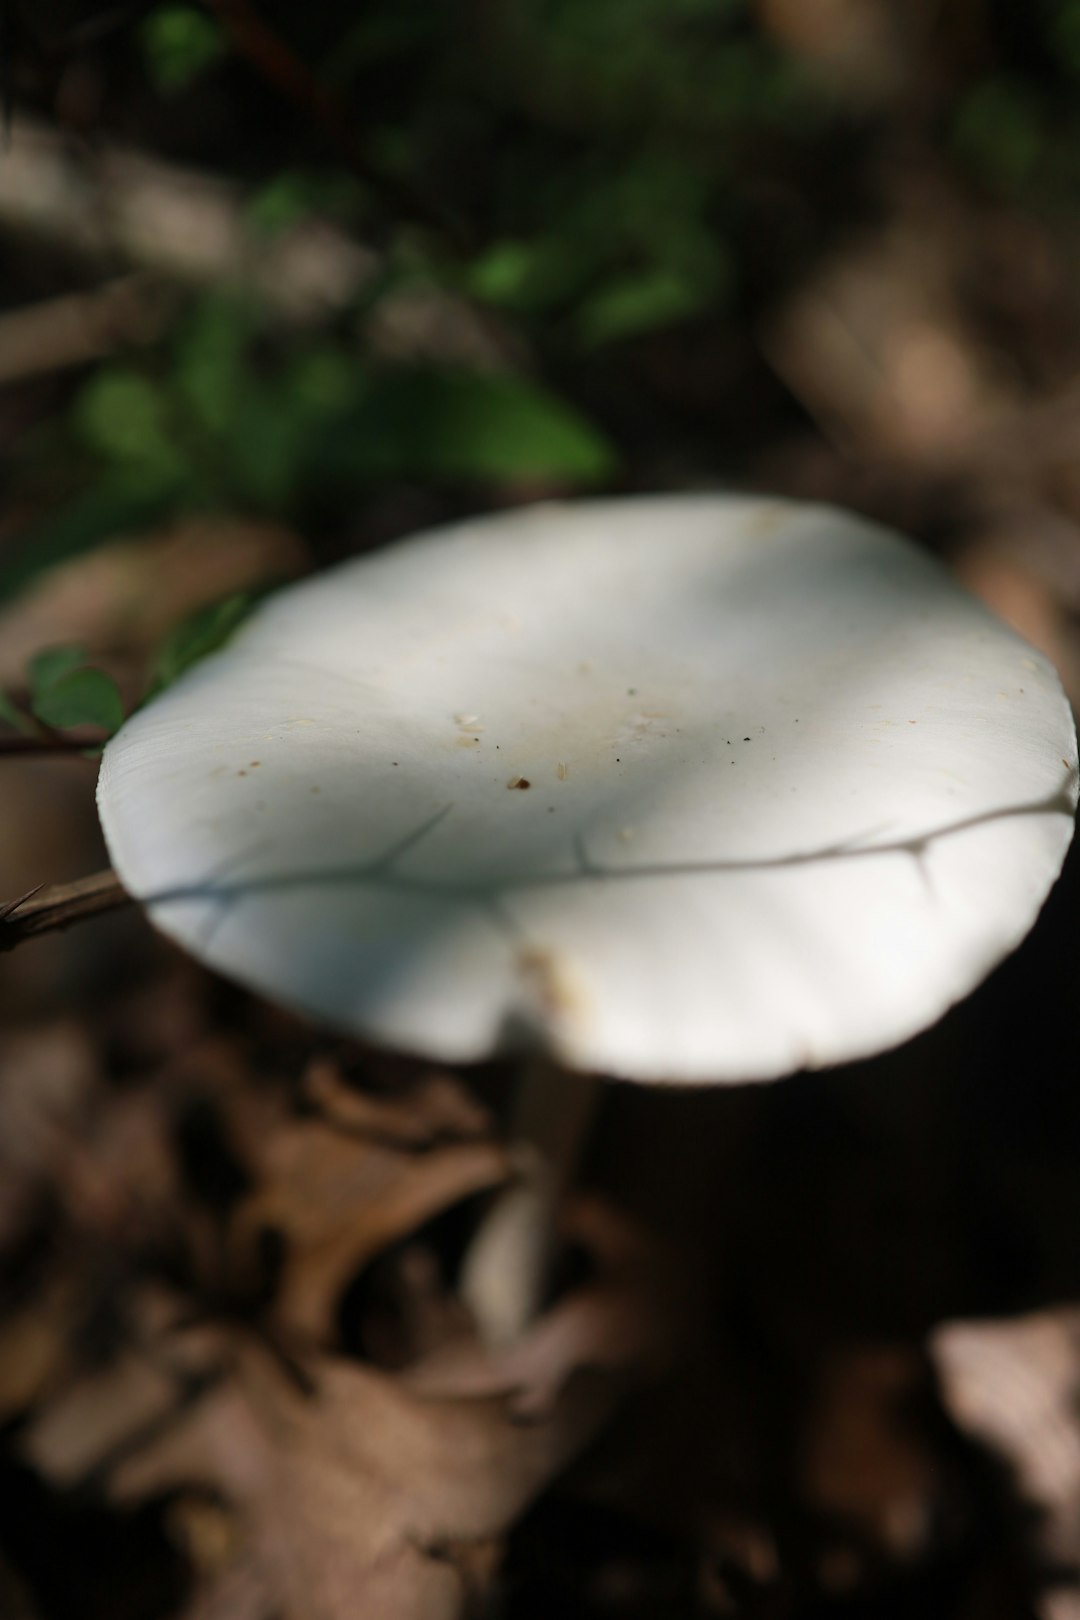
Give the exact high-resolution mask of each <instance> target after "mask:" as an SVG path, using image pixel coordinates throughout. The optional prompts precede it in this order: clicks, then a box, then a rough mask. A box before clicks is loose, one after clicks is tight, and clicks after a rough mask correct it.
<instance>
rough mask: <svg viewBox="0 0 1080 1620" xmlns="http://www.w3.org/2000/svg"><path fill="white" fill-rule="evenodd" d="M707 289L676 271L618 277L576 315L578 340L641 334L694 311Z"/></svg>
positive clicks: (700, 306) (593, 341)
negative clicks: (579, 334)
mask: <svg viewBox="0 0 1080 1620" xmlns="http://www.w3.org/2000/svg"><path fill="white" fill-rule="evenodd" d="M708 302H709V289H707V288H706V287H704V286H701V285H697V286H695V284H694V283H693V281H691V280H690V279H688V278H687V277H686V276H682V275H680V274H679V273H678V271H676V270H669V269H665V268H662V267H661V268H657V269H655V270H645V271H642V272H641V273H640V274H639V275H627V276H620V277H618V278H616V279H613V280H612V281H609V282H608V284H607V285H606V286H605V287H603V288H601V290H600V291H599V292H598V293H595V294H594V295H593V297H592V298H590V299H589V300H588V302H587V303H586V304H585V305H584V306H583V308H582V309H581V310H580V311H579V314H578V322H577V324H578V330H579V332H580V333H581V338H582V341H583V342H584V343H585V344H587V345H589V346H590V347H599V346H600V345H601V344H604V343H613V342H617V341H618V340H619V339H620V338H630V337H638V336H641V335H642V334H643V333H645V332H652V331H655V330H656V329H657V328H658V327H662V326H672V325H674V323H675V322H676V321H680V320H686V319H687V318H688V317H689V316H691V315H696V314H698V313H699V312H700V311H701V310H702V309H703V308H704V307H705V306H706V304H707V303H708Z"/></svg>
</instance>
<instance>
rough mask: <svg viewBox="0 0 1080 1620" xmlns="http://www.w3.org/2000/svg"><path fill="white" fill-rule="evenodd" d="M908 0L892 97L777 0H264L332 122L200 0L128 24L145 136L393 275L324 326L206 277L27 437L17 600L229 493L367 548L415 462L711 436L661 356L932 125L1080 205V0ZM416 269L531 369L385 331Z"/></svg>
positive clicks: (611, 463)
mask: <svg viewBox="0 0 1080 1620" xmlns="http://www.w3.org/2000/svg"><path fill="white" fill-rule="evenodd" d="M889 3H890V0H883V4H884V5H885V7H886V9H888V5H889ZM896 9H897V11H898V14H899V13H900V12H901V11H903V12H905V15H906V13H907V12H908V10H909V9H910V11H911V12H912V14H914V13H918V16H919V17H922V16H923V15H924V14H925V16H926V17H927V18H928V19H929V21H928V22H927V23H926V24H925V27H926V30H927V39H928V40H930V42H931V44H930V47H929V48H930V50H931V51H933V49H934V48H935V46H934V40H935V39H936V37H937V34H938V33H940V35H941V39H942V42H943V43H942V47H941V49H942V52H943V55H942V64H941V65H940V72H939V73H938V75H937V77H936V78H934V79H933V80H932V81H929V82H924V80H925V77H926V76H925V74H924V73H923V72H922V69H921V68H920V66H919V64H918V62H917V61H916V62H915V66H914V68H912V69H910V70H909V71H910V72H911V73H912V74H913V77H912V79H911V83H910V84H908V85H907V86H906V88H903V89H902V91H901V92H899V93H898V92H897V91H896V89H895V86H894V88H893V90H891V91H889V92H888V93H882V94H881V95H880V96H879V98H878V99H877V100H875V99H874V94H872V93H870V91H869V90H867V87H866V86H863V85H862V84H861V83H859V82H858V74H857V73H855V74H849V76H848V78H847V79H845V78H844V77H843V75H842V74H840V75H833V74H830V72H828V71H825V70H823V69H822V68H821V67H820V64H815V61H814V59H813V52H812V51H811V52H809V53H808V54H807V55H806V56H805V57H804V56H801V55H800V54H799V53H798V52H797V51H796V50H794V49H791V48H788V47H786V46H785V44H784V42H783V39H784V36H783V31H782V30H780V31H779V32H777V31H776V30H770V28H769V27H768V26H767V25H766V24H765V23H764V22H763V20H762V19H763V15H764V8H762V7H759V6H757V5H755V4H753V3H752V0H587V3H584V0H505V3H500V4H498V5H495V6H474V5H466V4H465V3H464V0H445V3H441V0H369V3H368V4H366V5H365V6H364V7H362V8H357V7H356V6H355V5H354V4H352V3H351V0H325V3H324V4H321V5H320V6H316V7H311V6H309V7H306V8H299V7H296V6H294V5H292V4H290V3H289V0H255V13H256V15H257V16H258V17H259V18H260V19H262V21H263V22H265V24H266V26H267V28H268V29H269V30H270V31H271V33H272V34H273V33H276V35H277V37H278V40H279V41H280V42H281V44H282V46H283V48H284V51H285V53H286V55H288V54H289V53H291V54H292V58H293V67H294V68H295V69H296V73H293V74H292V78H293V81H294V82H295V81H296V77H297V74H299V79H300V80H302V78H303V75H304V73H305V72H310V73H311V75H312V83H313V84H314V83H316V82H317V83H318V84H319V85H320V86H322V87H324V88H325V90H326V92H327V94H328V95H330V96H333V97H336V98H337V104H336V107H335V108H334V110H333V111H332V113H331V114H330V115H329V116H327V109H326V106H325V105H323V106H322V110H321V111H320V107H319V96H320V94H321V92H318V91H316V92H315V93H314V95H313V96H308V97H307V98H306V99H305V97H304V95H302V94H301V95H299V96H297V97H294V98H293V99H290V93H289V92H288V91H284V92H283V90H282V83H283V79H288V78H289V76H290V75H289V73H285V74H284V75H283V74H282V72H281V71H280V69H281V61H280V59H279V61H278V66H277V69H276V70H275V71H273V72H270V73H269V74H268V73H266V72H262V73H260V70H259V66H258V63H257V62H256V61H254V60H252V59H248V60H243V59H242V58H241V57H240V56H238V54H237V47H236V45H235V43H234V42H233V41H232V40H231V39H230V37H228V36H227V34H226V32H225V31H224V30H223V28H222V27H221V26H219V23H218V22H217V21H216V20H215V18H214V16H213V15H212V14H211V12H210V11H208V10H207V9H205V8H204V7H202V6H199V5H187V4H175V3H172V4H165V5H157V6H153V7H151V8H149V9H148V10H146V11H145V12H144V14H143V15H142V16H141V17H140V18H138V19H137V20H134V21H130V22H126V23H122V24H121V25H120V28H121V33H122V36H123V34H124V31H125V30H126V38H127V39H128V40H129V42H130V45H131V47H132V58H133V60H132V63H131V64H129V66H128V70H127V71H128V73H129V75H133V79H132V78H129V80H128V81H127V83H126V88H125V91H124V95H125V97H126V100H125V101H124V103H123V106H122V108H121V116H120V118H119V122H120V124H121V125H122V126H123V127H124V128H125V129H126V128H127V127H128V126H127V124H126V123H125V120H126V119H127V118H128V116H129V113H130V109H131V108H132V107H142V108H144V113H145V107H146V106H150V107H151V109H152V108H154V107H156V108H158V112H157V113H156V114H155V113H153V112H152V111H151V113H149V114H145V117H146V123H147V127H148V128H150V129H151V130H153V129H157V130H159V131H160V130H165V131H172V130H173V129H176V130H179V131H182V139H183V150H182V152H181V156H182V157H183V159H184V160H185V161H189V162H193V163H197V164H199V165H201V166H203V167H205V168H208V169H212V170H214V169H216V170H218V171H220V172H221V173H223V174H225V175H226V176H228V177H229V178H231V179H232V180H234V181H235V182H236V184H237V185H238V187H239V190H240V193H241V196H242V199H243V201H242V223H243V225H244V227H245V229H246V230H247V232H248V233H249V237H250V240H251V243H252V246H253V252H254V253H256V254H258V252H259V251H260V250H261V247H262V246H269V245H270V244H273V243H276V242H280V241H285V242H287V241H288V239H289V236H290V233H292V232H294V231H298V230H301V229H303V227H304V226H305V224H307V223H312V222H315V223H317V222H319V221H328V220H329V221H333V222H334V224H335V226H336V227H337V228H338V229H343V230H344V231H346V232H347V233H353V234H354V235H355V236H356V237H357V239H358V240H360V241H362V242H363V243H364V244H365V246H370V247H372V248H373V250H374V251H376V252H377V254H378V256H379V264H380V268H379V269H378V271H377V272H376V273H375V274H374V275H373V277H372V279H371V280H370V281H369V283H368V284H366V285H365V287H364V288H363V289H362V290H361V291H359V292H358V293H357V294H356V296H355V298H354V300H353V301H352V303H351V304H350V305H349V307H347V308H345V309H335V311H334V312H333V313H332V314H331V315H328V316H327V317H326V318H325V319H324V320H313V321H309V322H308V323H307V324H306V325H304V324H300V323H295V324H293V325H289V324H287V323H284V322H283V321H282V320H281V319H280V318H277V319H275V318H274V317H272V316H271V314H270V312H269V311H268V309H267V308H266V307H265V306H264V305H263V304H261V303H260V300H259V298H258V296H257V294H255V293H254V292H253V291H252V289H251V288H250V287H236V286H226V285H221V286H219V287H213V288H211V289H210V290H209V291H203V292H200V293H192V294H191V295H190V296H189V297H187V299H186V301H183V300H181V301H180V303H179V307H180V313H179V314H178V317H177V319H176V321H175V324H174V325H173V326H172V327H171V329H170V330H168V331H167V332H166V333H165V334H164V335H163V336H162V337H161V338H160V340H159V341H158V342H157V343H156V344H154V345H151V346H149V347H146V348H142V349H139V350H138V351H134V352H130V353H127V354H120V355H117V356H116V357H114V358H112V359H109V360H107V361H106V362H104V363H102V364H101V365H100V366H98V367H97V368H95V369H93V370H90V371H88V372H87V374H86V375H85V376H84V377H83V378H82V380H81V381H80V383H79V386H78V387H76V388H74V389H73V390H72V393H71V396H70V399H69V401H68V402H67V406H66V410H65V413H64V415H63V416H62V418H58V419H53V420H52V421H50V422H47V423H45V424H43V425H42V426H41V427H40V428H39V429H38V430H37V431H36V432H34V433H32V434H30V435H28V437H27V440H26V443H25V446H24V448H23V453H22V457H21V465H20V467H19V468H18V469H17V471H16V478H15V482H16V487H17V489H18V490H19V492H20V493H21V494H23V495H24V504H25V506H26V507H27V508H28V509H29V510H32V511H33V512H34V513H35V517H34V521H33V522H32V523H31V524H29V525H28V527H27V530H26V533H25V534H24V535H23V536H22V538H21V540H20V541H19V542H18V543H15V544H13V545H11V546H9V548H8V551H7V553H6V556H5V559H4V560H3V562H0V595H3V594H9V593H10V592H11V591H13V590H16V589H18V588H19V587H20V586H21V585H23V584H25V582H26V581H27V580H28V579H29V578H30V577H31V576H32V575H33V574H34V573H35V572H37V571H39V570H40V569H41V568H44V567H47V566H49V565H50V564H51V563H52V562H54V561H56V560H57V559H59V558H62V557H66V556H71V555H73V554H75V553H77V552H78V551H80V550H83V549H85V548H86V547H89V546H93V545H95V544H96V543H98V542H99V541H100V540H103V539H106V538H108V537H110V536H112V535H114V534H117V533H119V532H123V531H129V530H133V529H137V528H139V527H142V526H145V525H153V524H156V523H160V522H161V521H162V520H164V519H168V518H170V517H172V516H174V515H176V514H178V513H183V512H186V511H190V510H196V509H200V508H203V509H209V508H213V509H216V510H219V511H237V512H244V513H255V514H260V515H267V516H271V517H273V518H277V519H281V520H283V521H284V522H286V523H287V524H291V525H293V526H295V527H297V528H299V529H300V530H302V531H304V532H306V533H309V534H310V533H312V532H317V533H323V532H332V533H334V534H335V535H339V536H342V535H343V536H344V537H345V538H344V539H343V541H342V545H343V546H347V544H348V533H349V531H350V530H351V529H352V528H353V527H355V526H356V525H357V522H358V519H357V514H358V513H363V511H364V510H365V508H366V505H367V503H369V502H371V501H372V500H374V499H376V498H378V497H379V496H380V494H382V493H384V492H386V491H387V490H390V491H393V490H395V489H398V488H400V487H401V486H417V487H422V488H424V489H425V490H434V491H443V492H445V494H446V496H447V499H449V500H451V501H452V500H453V499H455V498H457V499H466V500H468V501H469V502H470V503H475V501H476V500H477V499H481V500H484V499H496V500H498V499H500V498H504V496H505V495H506V494H511V495H512V494H514V493H515V492H517V491H520V490H521V489H525V490H527V491H528V492H529V493H543V492H544V491H545V490H548V489H550V490H552V491H560V490H562V489H564V488H594V487H597V486H601V485H604V484H610V483H612V482H618V481H623V480H626V481H632V480H633V478H634V477H635V475H636V462H635V457H636V451H637V444H636V442H635V441H634V438H633V434H634V433H635V432H636V433H638V434H639V435H641V434H644V435H646V436H648V435H653V436H654V437H655V438H656V439H657V440H659V437H660V435H661V432H662V431H666V432H667V433H668V435H669V440H670V441H671V442H675V440H676V438H677V436H678V435H679V434H680V433H681V432H682V429H683V423H682V421H681V420H680V419H679V417H678V413H677V412H676V413H674V416H673V420H672V421H671V422H670V423H663V422H661V420H660V418H659V415H658V413H657V410H656V404H655V398H654V397H653V396H650V395H649V393H648V388H647V387H646V386H642V383H641V379H642V377H643V376H645V369H646V361H647V359H648V357H649V356H650V355H651V354H653V353H654V352H655V354H656V355H658V356H660V357H661V358H660V360H659V361H658V362H657V367H658V372H657V374H663V375H667V374H668V373H669V372H670V363H669V362H668V361H665V360H664V358H663V357H664V356H665V354H667V353H668V350H666V349H665V345H670V344H671V343H672V342H673V341H674V340H676V339H677V338H678V336H679V334H680V333H682V334H687V333H689V334H696V333H703V334H706V336H707V341H708V343H709V344H711V345H713V347H714V349H716V348H719V347H720V346H721V344H726V345H727V347H726V349H724V352H725V353H726V354H728V355H730V354H732V353H737V351H738V346H739V344H740V342H742V343H746V342H747V341H749V340H748V338H747V334H752V333H753V331H754V330H755V322H756V321H757V318H758V315H759V312H760V310H761V308H762V307H766V306H767V305H768V302H769V300H770V299H771V298H773V297H775V296H776V294H777V292H778V291H782V290H783V288H784V287H785V286H786V285H788V284H790V283H791V282H792V281H794V280H796V279H797V278H798V277H799V276H800V275H801V274H805V273H806V271H807V269H808V268H809V267H810V265H811V264H812V262H813V260H814V257H815V255H817V254H819V253H821V252H822V251H825V250H827V247H828V244H829V242H830V240H831V239H835V237H836V235H837V234H839V233H842V232H843V231H845V230H847V229H850V228H851V227H852V226H855V227H857V226H858V225H859V224H860V223H861V222H862V221H863V220H864V219H865V217H866V216H867V215H868V214H871V215H872V213H873V209H874V207H875V206H877V201H876V194H875V191H874V187H875V184H877V179H876V177H875V175H874V171H873V164H874V162H875V161H876V159H877V157H878V156H879V154H880V152H881V151H882V150H885V151H887V150H888V148H889V143H890V141H892V140H893V139H894V135H895V129H897V128H900V127H901V126H902V125H903V121H904V120H905V119H907V120H908V121H909V122H908V124H907V125H903V127H904V128H906V129H910V128H917V129H918V131H919V138H920V139H925V140H929V141H930V142H934V141H936V142H938V144H939V148H940V151H939V153H938V156H939V158H940V160H941V161H943V162H946V163H948V164H951V165H954V166H955V168H956V170H957V171H958V172H959V173H961V174H963V175H965V176H967V177H968V178H969V179H972V180H975V181H977V182H978V183H979V184H980V185H982V186H985V187H989V188H991V190H993V191H996V192H1000V193H1002V194H1003V195H1005V196H1008V197H1015V196H1018V195H1020V194H1023V195H1024V196H1025V197H1029V196H1042V197H1045V198H1046V199H1048V200H1050V201H1053V200H1054V199H1055V198H1057V199H1071V198H1073V197H1074V196H1075V193H1076V188H1077V186H1078V185H1080V111H1078V102H1077V90H1078V88H1080V0H1033V4H1032V6H1031V7H1030V8H1025V11H1024V17H1023V19H1022V20H1021V19H1019V17H1018V15H1017V14H1016V12H1015V8H1010V7H1009V5H1008V4H1007V3H1006V0H986V4H985V6H984V7H980V8H975V11H977V12H978V20H977V21H975V22H970V23H969V24H965V25H964V26H963V27H961V26H960V24H959V23H956V24H955V26H954V20H950V17H949V16H948V15H946V13H947V11H948V8H941V7H933V6H930V5H929V4H927V5H925V6H924V5H921V4H920V5H918V6H913V7H911V8H906V7H902V6H899V5H897V8H896ZM975 11H973V13H972V15H973V16H974V14H975ZM817 26H818V29H819V33H820V32H821V31H822V29H823V27H824V26H825V25H823V24H821V23H820V22H819V23H818V24H817ZM915 26H916V25H915V24H914V23H913V24H912V27H913V28H914V27H915ZM935 31H936V32H935ZM950 40H951V41H952V44H950ZM957 41H959V45H957V44H956V42H957ZM119 48H120V47H119V45H118V46H117V50H118V51H119ZM949 50H953V52H954V54H953V56H952V57H950V56H949V54H948V53H949ZM913 61H914V59H913ZM290 72H291V70H290ZM275 73H276V77H275ZM271 81H273V82H271ZM155 117H156V118H157V123H156V124H155ZM343 124H344V125H345V126H347V128H348V131H349V136H350V139H349V140H347V141H342V140H341V139H340V131H341V126H342V125H343ZM125 138H127V137H125ZM148 144H150V145H152V144H153V137H152V136H151V138H150V139H149V142H148ZM350 145H351V147H352V148H353V149H354V150H346V148H348V147H350ZM357 152H358V153H359V154H361V161H359V162H357V161H355V154H356V153H357ZM167 155H168V154H167ZM1066 206H1073V207H1074V206H1075V204H1074V203H1066ZM447 222H450V223H451V227H452V228H448V225H447ZM413 293H417V294H420V295H424V294H425V293H426V294H431V295H433V296H436V297H445V298H447V299H451V300H459V301H463V302H464V304H465V305H467V306H471V309H470V315H471V317H472V318H474V319H476V320H478V321H479V322H480V324H481V325H482V326H484V325H487V326H490V327H493V328H495V329H497V330H498V331H499V332H501V334H502V337H503V339H504V340H505V341H503V342H502V343H501V348H502V349H503V351H504V363H503V364H502V365H501V367H500V366H494V365H492V364H491V363H490V358H491V357H490V354H489V355H488V356H487V358H486V359H484V358H480V359H478V360H477V362H476V363H475V364H471V365H470V364H468V363H466V362H464V361H456V362H452V361H451V360H449V359H447V360H445V361H443V362H440V363H435V362H433V361H432V360H431V359H430V357H429V356H430V352H431V351H430V350H428V349H425V347H424V345H423V343H418V344H417V345H416V346H415V349H414V350H412V351H410V349H409V346H408V343H404V344H399V345H398V346H397V347H395V346H394V345H392V344H391V345H386V344H379V343H378V342H377V341H375V338H374V336H373V334H374V333H375V332H376V330H377V328H378V323H379V320H380V317H381V315H382V313H383V311H384V310H385V309H386V308H387V307H388V305H389V304H390V302H391V301H392V300H394V299H395V298H400V297H401V296H402V295H403V294H413ZM691 341H693V339H691ZM495 347H496V348H499V347H500V345H499V344H496V345H495ZM450 352H451V353H454V352H458V351H456V350H454V347H453V345H451V350H450ZM642 357H644V358H642ZM665 366H666V367H667V369H666V370H665ZM735 374H738V373H737V367H736V370H735V372H734V373H733V375H735ZM648 381H649V379H648V377H646V382H648ZM704 442H705V443H706V444H707V445H708V446H709V450H708V454H710V455H711V456H712V457H713V459H712V460H711V461H709V460H706V461H705V462H703V463H702V464H701V466H700V469H699V471H700V476H702V477H705V478H708V477H717V476H723V475H724V472H725V471H726V469H725V467H724V463H723V460H722V450H721V449H720V448H719V435H718V434H714V433H713V431H712V428H711V425H710V426H709V427H708V431H707V433H706V434H705V436H704ZM58 468H59V469H62V471H61V473H60V475H59V476H58V475H57V469H58ZM45 490H47V491H48V495H47V496H43V495H42V491H45Z"/></svg>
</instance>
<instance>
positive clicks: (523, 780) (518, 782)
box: [506, 776, 532, 790]
mask: <svg viewBox="0 0 1080 1620" xmlns="http://www.w3.org/2000/svg"><path fill="white" fill-rule="evenodd" d="M506 785H507V787H508V788H518V789H521V790H524V789H525V788H531V787H532V783H531V782H530V781H529V778H528V777H527V776H512V777H511V778H510V780H509V782H507V784H506Z"/></svg>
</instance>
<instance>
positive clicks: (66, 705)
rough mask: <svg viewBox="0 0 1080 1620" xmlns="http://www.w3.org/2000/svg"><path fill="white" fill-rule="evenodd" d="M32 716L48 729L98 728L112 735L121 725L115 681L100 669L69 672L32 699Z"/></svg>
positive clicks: (119, 704)
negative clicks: (53, 727)
mask: <svg viewBox="0 0 1080 1620" xmlns="http://www.w3.org/2000/svg"><path fill="white" fill-rule="evenodd" d="M31 706H32V708H33V711H34V713H35V714H36V715H37V717H38V719H39V720H42V721H44V723H45V724H46V725H47V726H56V727H58V728H60V729H65V730H66V729H67V728H68V727H71V726H101V728H102V729H103V730H104V731H107V732H108V733H109V735H110V736H111V735H112V733H113V732H114V731H117V730H118V729H119V728H120V726H121V725H122V724H123V722H124V705H123V703H122V701H121V698H120V693H119V691H118V689H117V685H116V682H115V681H114V680H113V679H112V677H111V675H106V674H105V671H104V670H101V669H71V670H69V671H68V672H67V674H66V675H61V676H60V678H59V679H58V680H56V681H54V682H53V684H52V685H51V686H50V687H49V688H48V689H47V690H46V691H44V692H42V693H41V694H40V696H37V697H35V698H34V700H33V703H32V705H31Z"/></svg>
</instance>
